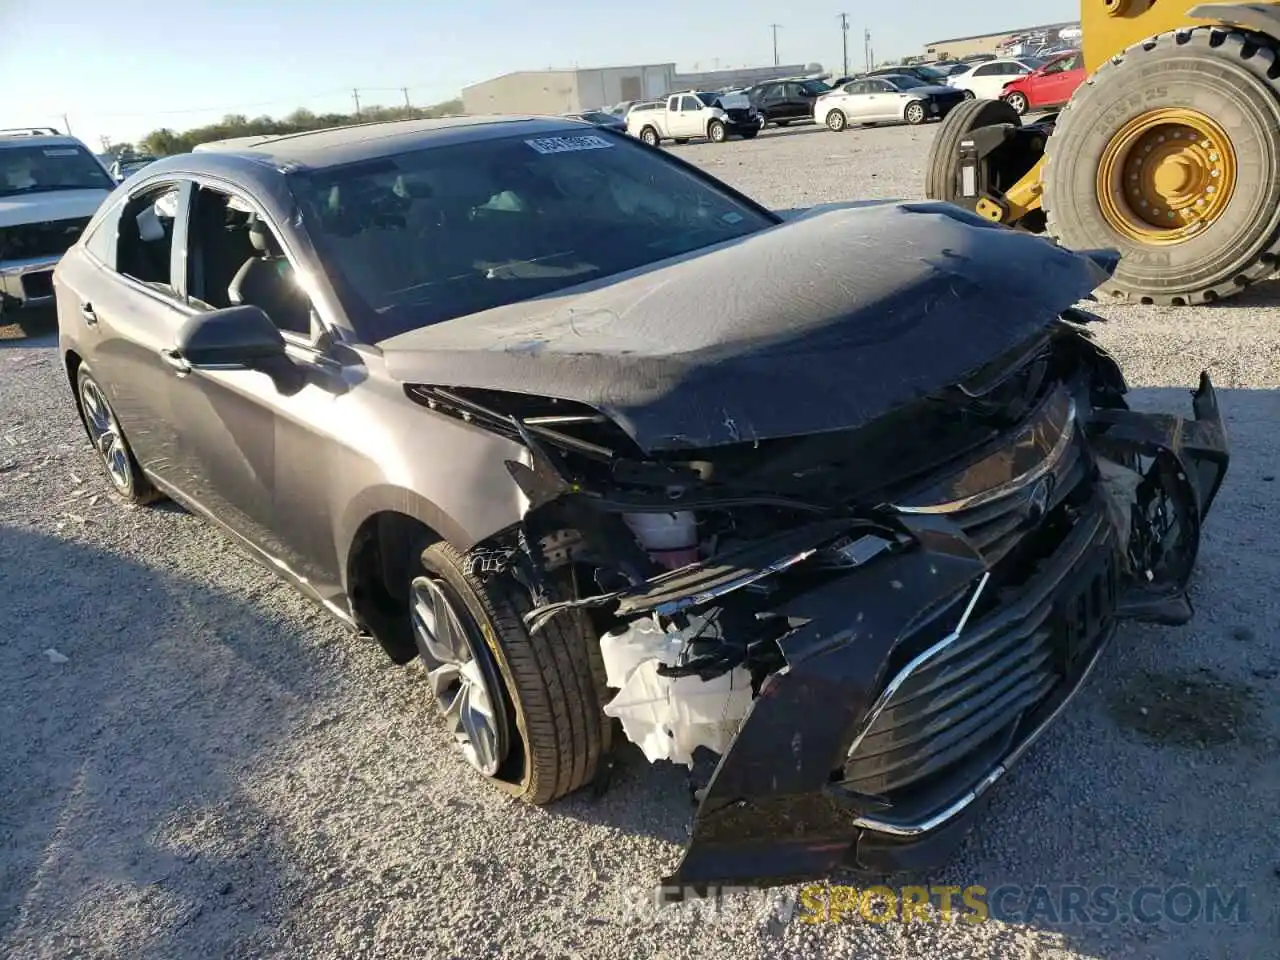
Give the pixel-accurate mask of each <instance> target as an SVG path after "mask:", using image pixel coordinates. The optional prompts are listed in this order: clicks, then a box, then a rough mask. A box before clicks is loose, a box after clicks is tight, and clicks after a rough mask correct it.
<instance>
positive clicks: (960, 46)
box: [925, 33, 1009, 60]
mask: <svg viewBox="0 0 1280 960" xmlns="http://www.w3.org/2000/svg"><path fill="white" fill-rule="evenodd" d="M1008 36H1009V34H1007V33H993V34H990V35H989V36H985V37H970V38H968V39H965V40H941V41H939V42H938V43H931V44H929V45H928V46H927V47H925V53H926V54H927V55H928V56H929V58H930V59H938V60H959V59H961V58H962V57H967V56H970V55H971V54H974V53H995V52H996V48H997V47H998V46H999V44H1000V42H1001V41H1003V40H1004V39H1006V38H1007V37H1008Z"/></svg>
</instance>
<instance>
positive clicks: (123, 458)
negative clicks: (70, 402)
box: [76, 364, 160, 506]
mask: <svg viewBox="0 0 1280 960" xmlns="http://www.w3.org/2000/svg"><path fill="white" fill-rule="evenodd" d="M76 394H77V396H78V398H79V400H80V416H81V419H82V420H83V421H84V428H85V430H86V432H88V434H89V441H90V442H91V443H92V444H93V449H94V450H95V451H97V454H98V462H99V463H101V464H102V467H103V469H104V470H105V471H106V473H107V479H108V480H110V481H111V489H112V492H114V493H115V494H116V495H117V496H118V497H120V498H122V499H124V500H127V501H128V502H129V503H133V504H137V505H139V506H141V505H142V504H147V503H151V502H153V501H155V500H159V499H160V493H159V491H157V490H156V488H155V487H153V486H152V485H151V481H150V480H148V479H147V478H146V475H145V474H143V472H142V468H141V467H139V466H138V461H137V460H136V459H135V458H134V456H133V451H132V450H131V449H129V441H128V440H126V439H125V435H124V431H123V430H121V429H120V421H119V420H117V419H116V414H115V411H114V410H112V409H111V404H110V403H109V402H108V401H107V395H106V393H105V392H104V391H103V389H102V387H100V386H99V385H98V381H97V380H95V379H94V378H93V374H92V373H90V372H89V368H88V367H87V366H85V365H84V364H81V365H80V369H79V370H78V371H77V372H76Z"/></svg>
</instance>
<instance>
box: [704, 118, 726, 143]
mask: <svg viewBox="0 0 1280 960" xmlns="http://www.w3.org/2000/svg"><path fill="white" fill-rule="evenodd" d="M707 138H708V139H709V140H710V141H711V142H712V143H724V142H725V140H727V139H728V138H729V131H728V130H727V129H726V128H725V125H724V124H723V123H721V122H720V121H719V120H712V121H711V122H710V123H709V124H707Z"/></svg>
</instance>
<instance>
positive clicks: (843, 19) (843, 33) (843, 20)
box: [840, 13, 849, 77]
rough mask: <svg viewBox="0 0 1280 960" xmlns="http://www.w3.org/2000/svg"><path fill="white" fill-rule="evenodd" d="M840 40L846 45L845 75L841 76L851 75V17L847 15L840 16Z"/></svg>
mask: <svg viewBox="0 0 1280 960" xmlns="http://www.w3.org/2000/svg"><path fill="white" fill-rule="evenodd" d="M840 39H841V40H842V41H843V45H844V73H843V74H841V76H845V77H847V76H848V75H849V15H848V14H847V13H842V14H840Z"/></svg>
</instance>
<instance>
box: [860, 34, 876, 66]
mask: <svg viewBox="0 0 1280 960" xmlns="http://www.w3.org/2000/svg"><path fill="white" fill-rule="evenodd" d="M862 53H863V56H865V57H866V59H867V72H868V73H870V72H871V67H872V66H873V63H872V61H874V60H875V57H874V55H873V54H872V52H871V29H870V28H869V27H864V28H863V31H862Z"/></svg>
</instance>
